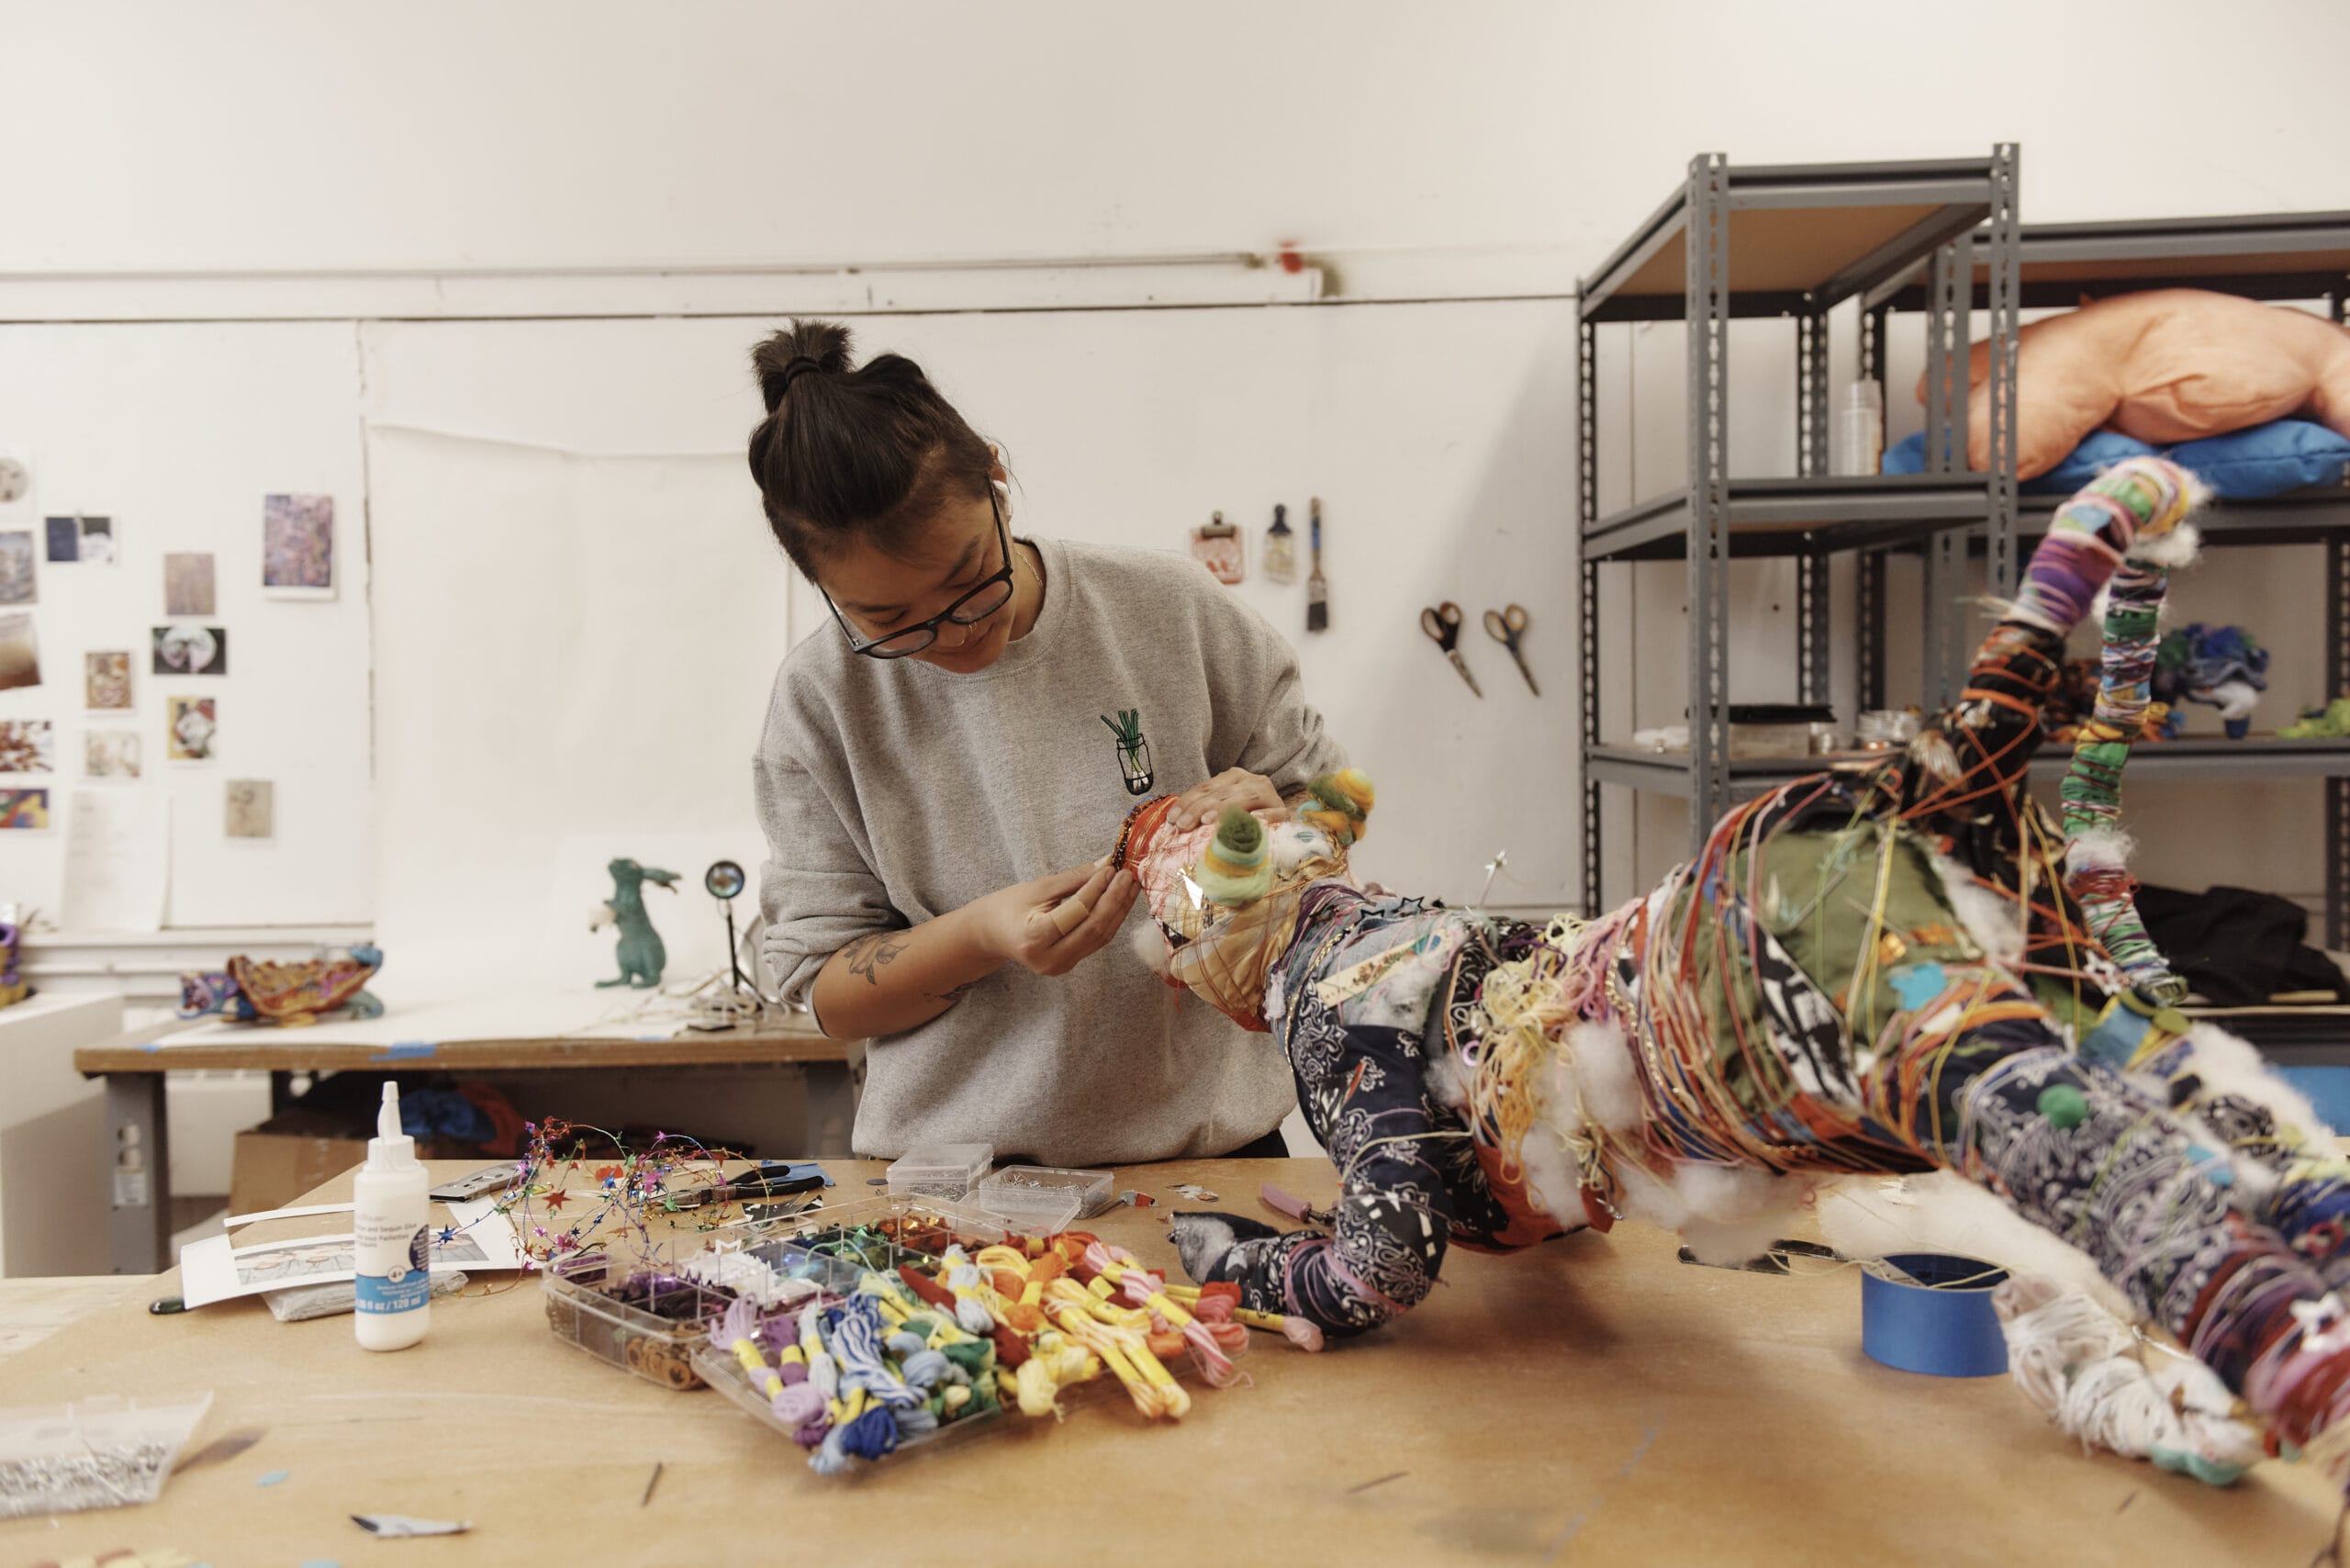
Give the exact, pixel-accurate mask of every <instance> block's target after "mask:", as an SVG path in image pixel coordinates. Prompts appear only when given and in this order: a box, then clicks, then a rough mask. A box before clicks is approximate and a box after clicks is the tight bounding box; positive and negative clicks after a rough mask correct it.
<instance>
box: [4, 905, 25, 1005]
mask: <svg viewBox="0 0 2350 1568" xmlns="http://www.w3.org/2000/svg"><path fill="white" fill-rule="evenodd" d="M23 941H24V933H23V932H22V931H21V930H19V929H18V928H17V926H15V925H13V924H10V923H8V922H7V921H5V920H0V1007H14V1006H15V1005H16V1004H17V1003H18V1002H22V1001H23V1000H24V999H25V998H27V997H28V996H30V995H31V994H32V993H33V988H32V987H30V986H28V985H27V984H26V983H25V980H24V976H22V975H21V974H19V973H17V948H18V947H19V946H20V945H21V944H22V943H23Z"/></svg>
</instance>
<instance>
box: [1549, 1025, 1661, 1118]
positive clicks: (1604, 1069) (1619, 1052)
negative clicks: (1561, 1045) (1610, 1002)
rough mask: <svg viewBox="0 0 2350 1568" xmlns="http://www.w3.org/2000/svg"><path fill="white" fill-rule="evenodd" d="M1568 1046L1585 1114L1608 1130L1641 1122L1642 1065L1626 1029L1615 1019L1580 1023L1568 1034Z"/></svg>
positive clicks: (1643, 1110)
mask: <svg viewBox="0 0 2350 1568" xmlns="http://www.w3.org/2000/svg"><path fill="white" fill-rule="evenodd" d="M1567 1049H1568V1051H1569V1052H1570V1053H1571V1055H1572V1058H1573V1060H1574V1075H1575V1087H1576V1089H1577V1091H1578V1092H1579V1093H1580V1095H1581V1098H1582V1101H1583V1114H1585V1115H1587V1116H1589V1117H1590V1118H1591V1119H1592V1120H1593V1121H1595V1122H1597V1123H1598V1124H1599V1125H1600V1126H1603V1127H1606V1129H1607V1130H1608V1131H1609V1132H1623V1131H1626V1130H1628V1129H1629V1128H1632V1127H1636V1126H1639V1125H1640V1117H1641V1116H1642V1114H1644V1112H1645V1107H1644V1106H1643V1104H1642V1103H1641V1101H1640V1074H1639V1068H1638V1066H1636V1065H1635V1064H1634V1062H1633V1060H1632V1049H1631V1047H1630V1046H1628V1044H1626V1043H1625V1040H1624V1031H1623V1029H1622V1028H1621V1027H1620V1026H1618V1025H1617V1023H1616V1022H1615V1021H1614V1020H1613V1019H1610V1020H1608V1021H1607V1022H1606V1023H1599V1024H1591V1023H1585V1024H1578V1025H1575V1026H1574V1029H1573V1031H1572V1033H1570V1034H1569V1035H1568V1036H1567Z"/></svg>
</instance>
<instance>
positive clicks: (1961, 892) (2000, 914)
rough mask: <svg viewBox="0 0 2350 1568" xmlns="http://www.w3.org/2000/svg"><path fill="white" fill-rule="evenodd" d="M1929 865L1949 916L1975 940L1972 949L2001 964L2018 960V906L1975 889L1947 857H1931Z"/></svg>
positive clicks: (2020, 937) (2020, 940)
mask: <svg viewBox="0 0 2350 1568" xmlns="http://www.w3.org/2000/svg"><path fill="white" fill-rule="evenodd" d="M1933 861H1934V874H1935V875H1936V876H1938V877H1940V878H1941V879H1942V893H1943V895H1944V896H1945V897H1947V898H1948V899H1949V900H1950V908H1951V913H1953V914H1955V915H1957V916H1958V923H1959V924H1961V925H1964V926H1965V927H1966V934H1967V935H1969V936H1972V937H1974V938H1975V946H1978V947H1980V948H1982V949H1983V951H1984V952H1985V953H1986V954H1987V955H1989V956H1990V957H1991V958H1995V959H1997V961H1999V962H2000V963H2003V964H2011V963H2014V962H2015V961H2016V960H2017V959H2019V958H2022V957H2023V924H2022V906H2020V905H2019V904H2012V903H2009V902H2008V901H2007V900H2006V899H2003V898H2001V897H2000V896H1999V895H1998V894H1997V893H1995V892H1993V891H1992V890H1990V889H1988V888H1984V887H1977V886H1976V885H1975V880H1974V879H1973V878H1972V877H1971V876H1969V875H1968V874H1967V872H1966V871H1965V870H1964V868H1962V867H1960V865H1959V864H1958V862H1957V861H1955V860H1953V859H1952V858H1951V857H1949V856H1947V855H1942V854H1939V853H1938V854H1935V855H1934V857H1933Z"/></svg>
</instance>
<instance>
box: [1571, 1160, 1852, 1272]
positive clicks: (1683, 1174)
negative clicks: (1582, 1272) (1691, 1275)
mask: <svg viewBox="0 0 2350 1568" xmlns="http://www.w3.org/2000/svg"><path fill="white" fill-rule="evenodd" d="M1616 1186H1617V1194H1618V1197H1619V1200H1620V1206H1621V1207H1622V1209H1623V1211H1624V1213H1625V1214H1627V1215H1630V1216H1631V1217H1632V1218H1634V1219H1638V1220H1644V1221H1646V1222H1647V1223H1649V1224H1651V1225H1653V1226H1657V1227H1658V1228H1660V1229H1662V1230H1674V1231H1679V1232H1680V1233H1681V1239H1682V1240H1683V1241H1684V1242H1686V1243H1688V1245H1689V1250H1690V1252H1691V1253H1692V1254H1693V1255H1695V1258H1696V1259H1697V1260H1698V1261H1699V1262H1701V1263H1720V1264H1737V1263H1743V1262H1745V1261H1746V1260H1748V1259H1750V1258H1753V1257H1756V1256H1759V1255H1760V1254H1761V1253H1762V1251H1763V1250H1764V1249H1766V1248H1768V1247H1769V1246H1770V1245H1771V1243H1772V1242H1774V1241H1776V1240H1777V1239H1778V1238H1780V1237H1782V1236H1785V1234H1786V1233H1787V1229H1788V1226H1789V1222H1790V1221H1792V1220H1793V1219H1794V1218H1795V1216H1796V1213H1797V1212H1798V1211H1799V1210H1800V1209H1801V1208H1802V1207H1803V1202H1804V1199H1805V1197H1806V1196H1807V1194H1808V1193H1810V1190H1811V1188H1810V1184H1809V1183H1808V1182H1802V1181H1798V1180H1796V1179H1794V1178H1792V1177H1783V1176H1774V1175H1772V1174H1771V1173H1770V1172H1769V1171H1767V1170H1755V1169H1753V1168H1752V1167H1749V1166H1735V1165H1706V1164H1700V1163H1698V1162H1696V1161H1684V1162H1682V1163H1680V1164H1677V1165H1675V1166H1673V1173H1672V1177H1671V1179H1670V1180H1669V1181H1659V1180H1658V1179H1657V1178H1656V1177H1654V1176H1651V1175H1650V1174H1649V1172H1648V1171H1646V1170H1643V1169H1641V1168H1640V1167H1639V1166H1638V1165H1633V1164H1630V1163H1627V1164H1625V1165H1624V1166H1622V1167H1621V1168H1620V1169H1618V1170H1617V1172H1616Z"/></svg>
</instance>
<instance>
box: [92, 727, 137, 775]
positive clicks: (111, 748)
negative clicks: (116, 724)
mask: <svg viewBox="0 0 2350 1568" xmlns="http://www.w3.org/2000/svg"><path fill="white" fill-rule="evenodd" d="M139 759H140V745H139V732H138V731H137V730H91V731H88V732H86V733H85V734H84V735H83V737H82V771H83V772H84V773H86V774H88V775H89V776H90V777H91V778H138V777H139Z"/></svg>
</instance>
